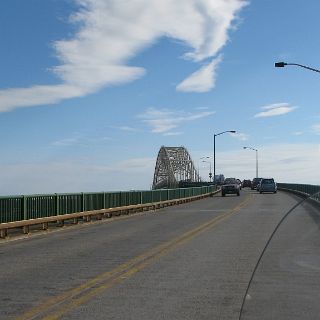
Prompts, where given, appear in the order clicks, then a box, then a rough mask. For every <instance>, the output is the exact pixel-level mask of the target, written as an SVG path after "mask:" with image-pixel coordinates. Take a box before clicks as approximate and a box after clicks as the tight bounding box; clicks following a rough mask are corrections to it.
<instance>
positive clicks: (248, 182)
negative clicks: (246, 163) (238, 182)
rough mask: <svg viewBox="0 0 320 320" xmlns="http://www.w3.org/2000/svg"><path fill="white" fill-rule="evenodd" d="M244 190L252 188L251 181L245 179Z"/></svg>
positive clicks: (243, 182)
mask: <svg viewBox="0 0 320 320" xmlns="http://www.w3.org/2000/svg"><path fill="white" fill-rule="evenodd" d="M242 188H251V180H246V179H244V180H243V181H242Z"/></svg>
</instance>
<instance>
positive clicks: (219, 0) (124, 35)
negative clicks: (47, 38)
mask: <svg viewBox="0 0 320 320" xmlns="http://www.w3.org/2000/svg"><path fill="white" fill-rule="evenodd" d="M73 1H74V2H75V3H76V4H78V6H79V9H78V11H77V12H75V13H74V14H73V15H72V16H71V18H70V23H73V24H74V25H75V26H76V27H77V28H78V29H77V31H76V33H75V34H74V36H73V37H72V38H70V39H68V40H60V41H55V42H54V43H53V49H54V50H55V56H56V57H57V59H58V60H59V61H60V64H59V65H57V66H54V67H52V68H51V71H52V72H53V73H54V74H55V75H56V76H57V77H58V79H59V81H60V83H59V84H57V85H36V86H31V87H28V88H9V89H3V90H0V112H4V111H10V110H13V109H15V108H22V107H27V106H36V105H43V104H54V103H58V102H60V101H62V100H64V99H71V98H75V97H82V96H85V95H87V94H90V93H94V92H96V91H98V90H100V89H101V88H104V87H107V86H110V85H115V84H122V83H126V82H129V81H133V80H135V79H137V78H139V77H142V76H143V75H144V74H145V70H144V69H143V68H139V67H135V66H130V65H128V61H129V60H130V59H132V57H134V56H136V55H137V54H139V53H140V52H141V51H142V50H143V49H145V48H146V47H148V46H151V45H152V44H153V43H154V42H155V41H156V40H157V39H159V38H161V37H169V38H172V39H176V40H179V41H181V42H183V43H185V44H186V45H187V47H188V48H189V49H190V51H189V52H186V54H185V55H184V57H185V58H187V59H191V60H193V61H194V62H202V61H205V60H206V59H213V60H212V62H211V63H209V64H208V65H206V66H204V67H201V68H200V70H198V71H197V72H195V73H194V74H192V75H191V76H190V77H188V78H187V79H186V80H185V81H182V83H181V84H180V85H179V86H178V89H179V90H182V91H197V92H203V91H207V90H210V89H211V88H213V87H214V82H215V69H216V66H217V64H218V63H219V60H220V58H219V56H218V57H217V54H219V52H220V51H221V49H222V48H223V46H224V45H225V44H226V43H227V41H228V31H229V30H230V28H231V27H232V23H233V21H234V20H235V19H236V18H237V14H238V13H239V11H240V10H241V9H242V8H243V7H244V6H245V5H247V2H246V1H244V0H228V1H225V0H215V1H212V0H202V1H195V0H184V1H172V0H162V1H159V0H131V1H118V0H108V1H106V0H73ZM197 81H199V83H198V84H197Z"/></svg>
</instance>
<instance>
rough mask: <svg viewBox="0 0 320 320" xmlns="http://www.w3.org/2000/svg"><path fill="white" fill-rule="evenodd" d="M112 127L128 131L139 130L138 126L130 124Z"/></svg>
mask: <svg viewBox="0 0 320 320" xmlns="http://www.w3.org/2000/svg"><path fill="white" fill-rule="evenodd" d="M111 128H114V129H118V130H121V131H128V132H138V131H139V130H138V129H137V128H134V127H129V126H118V127H117V126H112V127H111Z"/></svg>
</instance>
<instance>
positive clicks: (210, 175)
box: [200, 157, 212, 182]
mask: <svg viewBox="0 0 320 320" xmlns="http://www.w3.org/2000/svg"><path fill="white" fill-rule="evenodd" d="M210 158H211V157H201V158H200V159H201V160H202V159H210ZM202 162H209V163H210V172H209V181H210V182H211V177H212V171H211V162H210V161H202Z"/></svg>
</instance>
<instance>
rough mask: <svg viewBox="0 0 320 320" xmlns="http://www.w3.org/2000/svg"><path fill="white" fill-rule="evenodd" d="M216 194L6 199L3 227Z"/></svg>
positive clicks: (182, 191) (187, 191)
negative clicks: (7, 224) (67, 215)
mask: <svg viewBox="0 0 320 320" xmlns="http://www.w3.org/2000/svg"><path fill="white" fill-rule="evenodd" d="M214 190H215V188H214V186H204V187H193V188H179V189H160V190H149V191H121V192H97V193H63V194H61V193H55V194H39V195H20V196H4V197H0V223H5V222H13V221H21V220H29V219H36V218H43V217H50V216H55V215H61V214H68V213H76V212H83V211H91V210H99V209H108V208H114V207H121V206H129V205H134V204H145V203H153V202H160V201H166V200H173V199H181V198H188V197H193V196H198V195H202V194H206V193H211V192H213V191H214Z"/></svg>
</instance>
